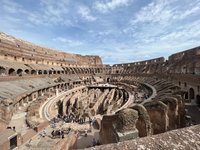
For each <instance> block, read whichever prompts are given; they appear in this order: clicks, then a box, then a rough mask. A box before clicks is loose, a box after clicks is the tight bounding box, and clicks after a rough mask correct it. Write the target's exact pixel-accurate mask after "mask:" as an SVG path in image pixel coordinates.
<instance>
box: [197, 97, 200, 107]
mask: <svg viewBox="0 0 200 150" xmlns="http://www.w3.org/2000/svg"><path fill="white" fill-rule="evenodd" d="M196 103H197V105H198V106H200V95H197V96H196Z"/></svg>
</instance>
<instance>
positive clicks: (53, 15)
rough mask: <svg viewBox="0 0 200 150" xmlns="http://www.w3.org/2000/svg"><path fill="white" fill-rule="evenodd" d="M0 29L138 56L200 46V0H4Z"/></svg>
mask: <svg viewBox="0 0 200 150" xmlns="http://www.w3.org/2000/svg"><path fill="white" fill-rule="evenodd" d="M0 3H1V5H0V31H1V32H5V33H8V34H11V35H13V36H16V37H18V38H21V39H25V40H27V41H30V42H33V43H36V44H40V45H42V46H46V47H50V48H55V49H58V50H62V51H65V52H70V53H76V54H83V55H99V56H101V58H102V60H103V62H104V63H105V64H115V63H124V62H134V61H140V60H147V59H151V58H156V57H160V56H164V57H166V58H167V57H168V56H169V55H171V54H172V53H175V52H178V51H183V50H186V49H189V48H193V47H196V46H200V0H0Z"/></svg>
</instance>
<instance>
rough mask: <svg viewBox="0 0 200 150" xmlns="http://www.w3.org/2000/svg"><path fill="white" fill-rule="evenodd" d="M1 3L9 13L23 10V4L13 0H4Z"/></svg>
mask: <svg viewBox="0 0 200 150" xmlns="http://www.w3.org/2000/svg"><path fill="white" fill-rule="evenodd" d="M1 5H2V7H3V9H4V10H5V11H6V12H8V13H17V12H21V11H22V10H23V9H22V6H21V5H20V4H18V3H16V2H15V1H13V0H2V1H1Z"/></svg>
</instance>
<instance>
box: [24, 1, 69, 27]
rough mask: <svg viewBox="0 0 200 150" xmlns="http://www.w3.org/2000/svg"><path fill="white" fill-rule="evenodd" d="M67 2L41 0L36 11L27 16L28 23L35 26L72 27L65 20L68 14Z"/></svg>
mask: <svg viewBox="0 0 200 150" xmlns="http://www.w3.org/2000/svg"><path fill="white" fill-rule="evenodd" d="M68 1H69V0H60V1H59V2H57V1H52V0H41V1H40V7H39V8H38V10H37V11H33V12H32V13H30V14H27V18H28V20H29V21H30V22H32V23H34V24H36V25H47V26H49V25H72V22H71V21H70V20H69V19H68V18H67V16H68V12H69V2H68Z"/></svg>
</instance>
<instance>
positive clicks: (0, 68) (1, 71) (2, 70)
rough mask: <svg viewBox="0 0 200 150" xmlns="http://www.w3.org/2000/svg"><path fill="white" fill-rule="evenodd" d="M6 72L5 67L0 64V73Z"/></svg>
mask: <svg viewBox="0 0 200 150" xmlns="http://www.w3.org/2000/svg"><path fill="white" fill-rule="evenodd" d="M3 74H6V69H5V68H4V67H1V66H0V75H3Z"/></svg>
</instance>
